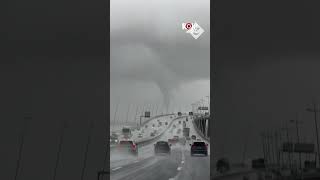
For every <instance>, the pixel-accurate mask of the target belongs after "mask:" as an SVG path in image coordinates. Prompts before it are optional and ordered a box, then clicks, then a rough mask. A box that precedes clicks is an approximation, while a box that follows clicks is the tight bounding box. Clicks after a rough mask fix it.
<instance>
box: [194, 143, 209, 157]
mask: <svg viewBox="0 0 320 180" xmlns="http://www.w3.org/2000/svg"><path fill="white" fill-rule="evenodd" d="M190 146H191V151H190V155H191V156H193V155H194V154H203V155H205V156H208V144H206V143H204V142H193V144H190Z"/></svg>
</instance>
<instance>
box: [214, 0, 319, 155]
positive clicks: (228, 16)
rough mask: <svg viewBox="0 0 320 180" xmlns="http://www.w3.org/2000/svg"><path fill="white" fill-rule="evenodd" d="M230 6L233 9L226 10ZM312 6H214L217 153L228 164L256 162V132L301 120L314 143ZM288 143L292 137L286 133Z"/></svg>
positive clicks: (274, 3)
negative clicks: (309, 107) (229, 160)
mask: <svg viewBox="0 0 320 180" xmlns="http://www.w3.org/2000/svg"><path fill="white" fill-rule="evenodd" d="M231 4H232V5H231ZM316 7H317V5H316V4H315V3H314V1H307V2H293V1H264V2H262V1H259V2H258V1H232V3H231V1H218V2H216V13H215V15H216V16H215V20H216V24H215V27H216V29H215V32H216V35H215V37H216V41H215V47H216V49H215V52H216V56H215V57H216V64H217V66H216V70H217V80H216V83H217V85H216V87H217V90H216V96H217V99H216V102H215V104H216V115H217V116H216V122H214V125H213V126H214V127H215V128H214V132H213V134H214V135H215V137H216V141H215V143H217V146H216V148H217V152H218V153H219V154H220V155H225V156H229V157H230V158H232V159H233V160H234V161H239V160H241V159H242V155H243V154H242V153H243V149H244V143H245V142H246V138H247V139H248V141H247V142H248V148H247V154H246V158H254V157H257V156H262V149H261V140H260V133H261V132H262V131H266V130H272V131H274V130H276V129H279V128H280V127H283V124H284V121H285V120H289V119H294V118H295V113H296V112H299V113H300V116H301V117H300V118H301V120H302V121H303V122H304V125H303V127H301V128H302V133H301V134H303V136H304V137H306V138H307V139H308V140H309V141H313V140H314V139H315V138H314V126H313V122H312V121H311V120H312V114H310V113H308V112H306V111H305V107H306V105H307V104H308V103H311V102H312V98H313V97H319V96H320V94H319V92H320V91H319V90H320V85H319V83H318V80H319V77H320V73H319V71H318V69H319V67H320V62H319V60H318V59H319V57H320V56H319V49H320V44H319V43H318V42H319V40H320V36H319V33H317V32H319V30H320V26H319V23H318V21H317V19H318V18H319V15H320V14H319V11H317V9H316ZM292 136H294V134H292Z"/></svg>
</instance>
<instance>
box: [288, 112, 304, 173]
mask: <svg viewBox="0 0 320 180" xmlns="http://www.w3.org/2000/svg"><path fill="white" fill-rule="evenodd" d="M290 122H291V123H295V125H296V132H297V143H298V144H299V143H300V136H299V127H298V123H299V122H298V116H297V115H296V119H295V120H290ZM299 167H300V169H302V165H301V152H299Z"/></svg>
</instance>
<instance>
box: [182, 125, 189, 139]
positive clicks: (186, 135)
mask: <svg viewBox="0 0 320 180" xmlns="http://www.w3.org/2000/svg"><path fill="white" fill-rule="evenodd" d="M182 132H183V136H184V137H189V133H190V128H187V127H185V128H183V130H182Z"/></svg>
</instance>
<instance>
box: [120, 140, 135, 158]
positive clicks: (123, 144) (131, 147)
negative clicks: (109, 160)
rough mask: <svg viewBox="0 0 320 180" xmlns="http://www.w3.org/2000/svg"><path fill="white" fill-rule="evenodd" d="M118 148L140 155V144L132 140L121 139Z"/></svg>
mask: <svg viewBox="0 0 320 180" xmlns="http://www.w3.org/2000/svg"><path fill="white" fill-rule="evenodd" d="M118 150H119V151H122V152H129V153H131V154H133V155H138V146H137V144H136V143H134V142H133V141H131V140H121V141H120V142H119V144H118Z"/></svg>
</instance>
